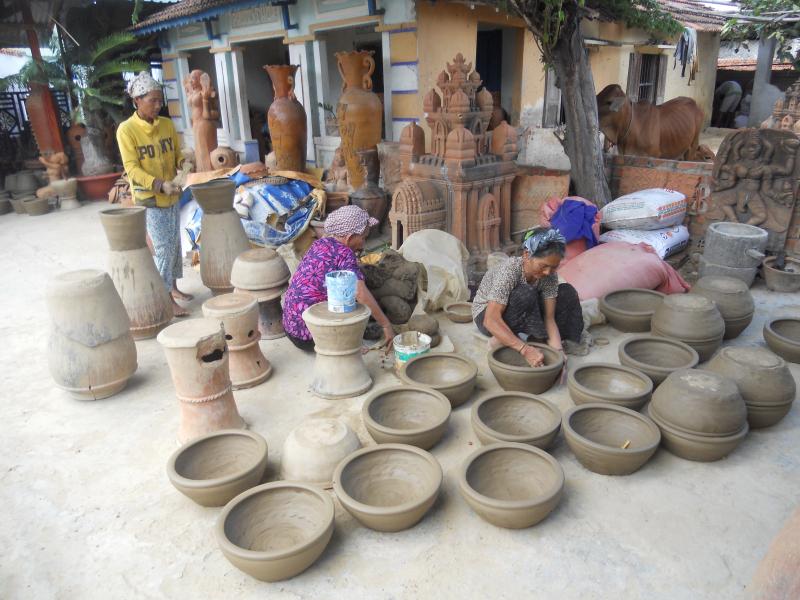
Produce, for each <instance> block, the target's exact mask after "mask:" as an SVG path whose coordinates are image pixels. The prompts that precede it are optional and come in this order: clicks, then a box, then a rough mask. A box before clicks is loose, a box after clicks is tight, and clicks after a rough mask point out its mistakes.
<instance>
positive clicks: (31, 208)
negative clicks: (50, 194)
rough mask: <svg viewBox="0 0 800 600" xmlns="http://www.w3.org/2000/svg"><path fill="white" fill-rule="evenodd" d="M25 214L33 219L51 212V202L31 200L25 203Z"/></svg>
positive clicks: (43, 199)
mask: <svg viewBox="0 0 800 600" xmlns="http://www.w3.org/2000/svg"><path fill="white" fill-rule="evenodd" d="M23 202H24V204H25V212H26V213H28V214H29V215H31V216H32V217H39V216H41V215H45V214H47V213H49V212H50V202H49V200H48V199H47V198H31V199H29V200H24V201H23Z"/></svg>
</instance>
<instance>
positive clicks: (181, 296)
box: [172, 287, 194, 302]
mask: <svg viewBox="0 0 800 600" xmlns="http://www.w3.org/2000/svg"><path fill="white" fill-rule="evenodd" d="M172 299H173V300H183V301H184V302H189V301H190V300H194V296H192V295H191V294H187V293H185V292H182V291H180V290H179V289H178V288H176V287H175V288H172Z"/></svg>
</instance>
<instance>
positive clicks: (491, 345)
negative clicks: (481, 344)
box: [486, 336, 503, 352]
mask: <svg viewBox="0 0 800 600" xmlns="http://www.w3.org/2000/svg"><path fill="white" fill-rule="evenodd" d="M502 345H503V342H501V341H500V340H498V339H497V338H496V337H494V336H492V337H490V338H489V340H488V341H487V342H486V347H487V348H488V349H489V352H493V351H495V350H497V349H498V348H499V347H500V346H502Z"/></svg>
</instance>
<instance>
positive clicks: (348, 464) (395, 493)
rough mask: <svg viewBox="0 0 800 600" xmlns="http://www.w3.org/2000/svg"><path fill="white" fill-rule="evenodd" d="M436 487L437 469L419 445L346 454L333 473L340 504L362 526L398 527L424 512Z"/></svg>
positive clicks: (380, 446)
mask: <svg viewBox="0 0 800 600" xmlns="http://www.w3.org/2000/svg"><path fill="white" fill-rule="evenodd" d="M441 485H442V467H441V466H440V465H439V463H438V462H437V461H436V459H435V458H434V457H433V456H432V455H431V454H429V453H428V452H426V451H425V450H422V449H420V448H417V447H415V446H409V445H406V444H378V445H377V446H370V447H368V448H362V449H361V450H357V451H356V452H353V453H352V454H351V455H350V456H348V457H346V458H345V459H344V460H343V461H342V462H340V463H339V466H337V467H336V471H335V472H334V474H333V489H334V492H336V497H337V498H339V502H341V504H342V506H343V507H344V508H345V510H347V512H349V513H350V514H351V515H353V517H355V518H356V520H358V521H359V522H360V523H361V524H362V525H364V526H365V527H369V528H370V529H375V530H377V531H401V530H403V529H408V528H409V527H411V526H413V525H416V524H417V523H418V522H419V521H420V519H422V517H424V516H425V513H427V512H428V510H429V509H430V507H431V506H433V503H434V502H435V501H436V497H437V496H438V495H439V488H440V487H441Z"/></svg>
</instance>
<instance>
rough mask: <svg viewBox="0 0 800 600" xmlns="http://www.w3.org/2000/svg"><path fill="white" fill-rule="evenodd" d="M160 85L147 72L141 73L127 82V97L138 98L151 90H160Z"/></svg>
mask: <svg viewBox="0 0 800 600" xmlns="http://www.w3.org/2000/svg"><path fill="white" fill-rule="evenodd" d="M160 89H161V84H160V83H158V82H157V81H156V80H155V79H153V76H152V75H150V73H148V72H147V71H142V72H141V73H139V74H138V75H137V76H136V77H134V78H133V79H131V80H130V81H129V82H128V95H129V96H130V97H131V98H139V97H140V96H144V95H145V94H149V93H150V92H152V91H153V90H160Z"/></svg>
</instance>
